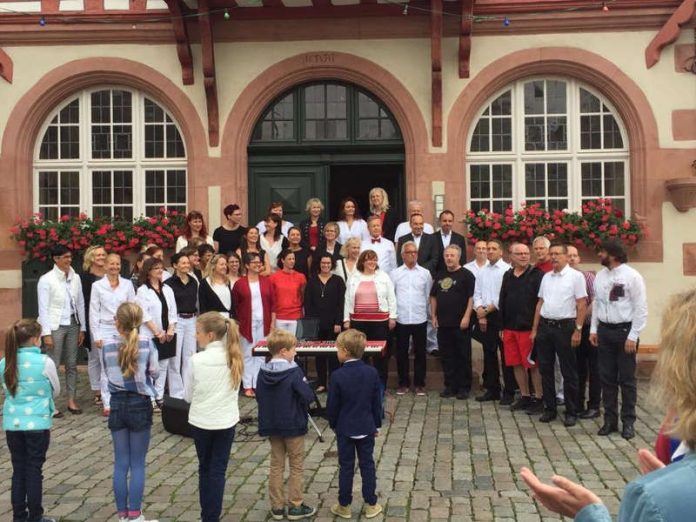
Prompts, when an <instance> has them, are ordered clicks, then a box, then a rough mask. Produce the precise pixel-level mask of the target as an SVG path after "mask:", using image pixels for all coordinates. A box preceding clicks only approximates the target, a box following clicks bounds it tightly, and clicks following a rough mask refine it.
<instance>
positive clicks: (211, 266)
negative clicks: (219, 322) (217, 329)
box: [198, 254, 234, 319]
mask: <svg viewBox="0 0 696 522" xmlns="http://www.w3.org/2000/svg"><path fill="white" fill-rule="evenodd" d="M198 309H199V311H200V313H201V314H204V313H206V312H219V313H220V315H222V316H223V317H224V318H225V319H230V318H232V317H234V308H233V307H232V288H231V287H230V281H229V279H228V278H227V257H225V256H224V255H222V254H217V255H215V256H213V258H212V259H211V260H210V263H208V266H207V267H206V269H205V272H204V273H203V279H202V280H201V284H200V285H199V286H198Z"/></svg>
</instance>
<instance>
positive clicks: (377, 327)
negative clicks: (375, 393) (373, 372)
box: [350, 321, 389, 389]
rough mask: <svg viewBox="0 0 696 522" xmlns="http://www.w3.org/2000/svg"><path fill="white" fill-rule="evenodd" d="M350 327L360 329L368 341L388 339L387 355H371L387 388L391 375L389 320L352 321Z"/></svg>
mask: <svg viewBox="0 0 696 522" xmlns="http://www.w3.org/2000/svg"><path fill="white" fill-rule="evenodd" d="M350 327H351V328H355V329H356V330H360V331H361V332H362V333H364V334H365V335H366V336H367V340H368V341H387V349H386V354H385V355H383V356H382V355H370V356H369V357H370V358H371V359H372V364H373V366H374V367H375V368H376V369H377V373H379V378H380V380H381V381H382V385H383V386H384V388H385V389H386V387H387V378H388V377H389V374H388V372H389V321H351V322H350Z"/></svg>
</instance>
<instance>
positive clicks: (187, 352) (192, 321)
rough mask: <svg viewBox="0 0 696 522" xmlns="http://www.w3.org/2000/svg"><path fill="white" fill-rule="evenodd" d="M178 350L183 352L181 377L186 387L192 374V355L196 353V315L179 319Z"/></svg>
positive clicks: (177, 331)
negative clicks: (190, 367) (190, 370)
mask: <svg viewBox="0 0 696 522" xmlns="http://www.w3.org/2000/svg"><path fill="white" fill-rule="evenodd" d="M176 351H177V353H180V354H181V379H182V383H183V386H184V387H186V382H185V380H186V378H187V376H188V375H190V372H189V366H191V357H193V355H194V354H195V353H196V317H189V318H188V319H184V318H183V317H179V318H178V319H177V321H176ZM170 387H171V385H170Z"/></svg>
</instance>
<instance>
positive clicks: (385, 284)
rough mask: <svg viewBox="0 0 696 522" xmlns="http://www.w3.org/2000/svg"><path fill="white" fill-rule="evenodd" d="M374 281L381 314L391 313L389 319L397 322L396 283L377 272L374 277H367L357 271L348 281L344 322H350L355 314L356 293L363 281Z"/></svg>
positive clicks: (383, 273)
mask: <svg viewBox="0 0 696 522" xmlns="http://www.w3.org/2000/svg"><path fill="white" fill-rule="evenodd" d="M370 279H374V282H375V287H376V288H377V302H378V304H379V311H380V312H387V311H388V312H389V319H394V320H396V294H395V293H394V283H392V280H391V279H390V278H389V276H388V275H387V274H386V273H385V272H382V271H381V270H377V271H376V272H375V275H374V276H366V275H363V274H361V273H360V272H358V271H357V270H356V271H355V272H354V273H353V275H352V276H350V277H349V278H348V281H346V299H345V304H344V307H343V321H344V322H345V321H350V314H351V313H352V312H353V306H354V304H355V292H356V291H357V289H358V286H359V285H360V283H361V282H362V281H369V280H370Z"/></svg>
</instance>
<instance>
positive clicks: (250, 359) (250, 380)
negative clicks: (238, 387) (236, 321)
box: [242, 321, 277, 388]
mask: <svg viewBox="0 0 696 522" xmlns="http://www.w3.org/2000/svg"><path fill="white" fill-rule="evenodd" d="M276 325H277V321H276ZM251 338H252V341H251V342H249V341H247V340H246V339H245V338H244V337H242V354H243V355H244V376H243V377H242V385H243V386H244V388H256V379H257V378H258V376H259V370H260V369H261V365H262V364H263V361H264V358H263V357H254V356H252V355H251V349H252V348H253V347H254V345H255V344H256V343H257V342H259V341H260V340H261V339H263V321H258V322H256V321H255V322H252V323H251Z"/></svg>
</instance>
